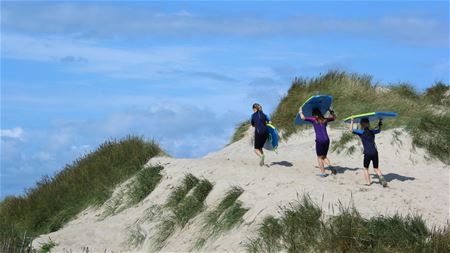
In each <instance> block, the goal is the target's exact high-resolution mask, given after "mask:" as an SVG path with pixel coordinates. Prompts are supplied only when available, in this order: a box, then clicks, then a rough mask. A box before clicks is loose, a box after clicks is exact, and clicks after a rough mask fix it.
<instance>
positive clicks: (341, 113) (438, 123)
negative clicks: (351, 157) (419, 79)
mask: <svg viewBox="0 0 450 253" xmlns="http://www.w3.org/2000/svg"><path fill="white" fill-rule="evenodd" d="M319 94H327V95H331V96H333V98H334V100H333V107H334V110H335V111H336V113H337V117H338V118H337V122H335V123H331V124H330V127H338V128H340V127H344V123H343V122H342V120H343V119H344V118H345V117H347V116H350V115H354V114H360V113H364V112H372V111H395V112H398V114H399V116H398V117H397V118H394V119H389V120H388V121H386V122H385V125H384V127H385V129H386V128H395V127H403V128H405V129H406V130H407V131H408V133H409V134H410V135H411V136H412V138H413V144H414V145H416V146H417V147H423V148H425V149H426V150H427V151H428V152H429V154H430V156H432V157H434V158H437V159H440V160H441V161H443V162H444V163H446V164H450V86H449V85H448V84H444V83H442V82H436V83H435V84H433V85H432V86H431V87H429V88H427V89H426V90H425V91H424V92H419V91H417V90H416V89H415V88H414V87H413V86H411V85H409V84H407V83H399V84H380V83H376V82H374V81H373V79H372V77H371V76H367V75H357V74H348V73H345V72H337V71H330V72H328V73H326V74H324V75H321V76H319V77H317V78H311V79H305V78H295V79H294V81H293V82H292V86H291V88H290V89H289V91H288V93H287V95H286V96H285V97H284V98H283V99H281V101H280V103H279V105H278V107H277V109H276V110H275V111H274V112H273V114H272V117H271V118H272V121H273V123H274V124H275V126H276V127H277V128H278V129H279V130H280V131H281V132H282V133H283V138H284V139H286V138H288V137H289V136H290V135H291V134H293V133H295V132H296V131H300V130H301V129H304V128H308V127H310V126H295V125H294V118H295V116H296V114H297V113H298V109H299V106H300V105H301V104H302V103H303V102H304V101H306V100H307V99H308V98H309V97H310V96H313V95H319ZM248 126H249V125H248V123H247V122H244V123H242V124H240V125H239V126H238V127H237V130H236V132H235V134H234V135H233V138H232V141H236V140H239V139H240V138H242V136H243V134H242V133H243V132H245V131H246V130H247V129H248ZM343 138H344V139H346V141H350V140H351V138H349V136H343ZM340 144H341V145H343V144H345V143H342V141H341V143H340Z"/></svg>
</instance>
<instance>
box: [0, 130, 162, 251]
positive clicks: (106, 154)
mask: <svg viewBox="0 0 450 253" xmlns="http://www.w3.org/2000/svg"><path fill="white" fill-rule="evenodd" d="M160 154H163V151H162V150H161V149H160V148H159V146H158V145H157V144H155V143H154V142H153V141H146V140H144V139H142V138H141V137H135V136H128V137H126V138H123V139H120V140H116V139H113V140H108V141H106V142H104V143H103V144H101V145H100V146H99V147H98V148H97V149H96V150H94V151H92V152H91V153H88V154H86V155H84V156H83V157H81V158H79V159H77V160H75V161H74V162H73V163H71V164H68V165H66V166H65V167H64V168H63V169H62V170H61V171H59V172H58V173H57V174H55V175H54V176H45V177H43V178H42V179H41V180H40V181H39V182H37V184H36V186H34V187H32V188H30V189H27V190H26V193H25V194H23V195H21V196H9V197H6V198H5V199H4V200H3V201H2V202H1V203H0V244H2V242H5V241H8V242H10V243H9V245H10V246H11V245H12V246H11V247H15V249H16V250H17V249H18V248H19V247H20V245H21V244H23V237H24V234H26V235H27V238H33V237H34V236H37V235H40V234H44V233H49V232H53V231H56V230H58V229H60V228H61V227H62V226H64V224H66V223H67V222H68V221H70V220H71V219H73V218H74V217H75V216H76V215H77V214H78V213H80V212H81V211H82V210H84V209H86V208H87V207H89V206H99V205H101V204H103V203H104V202H105V201H106V200H108V199H109V198H110V197H111V195H112V192H113V190H114V189H115V187H116V186H117V185H118V184H120V183H122V182H124V181H125V180H127V179H129V178H130V177H131V176H133V175H135V174H136V173H137V172H139V171H141V169H142V168H143V166H144V165H145V163H146V162H147V161H148V160H149V159H150V158H151V157H153V156H156V155H160ZM11 242H13V243H11ZM11 247H10V248H11ZM12 251H14V250H12Z"/></svg>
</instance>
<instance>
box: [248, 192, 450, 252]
mask: <svg viewBox="0 0 450 253" xmlns="http://www.w3.org/2000/svg"><path fill="white" fill-rule="evenodd" d="M339 209H340V210H339V213H338V214H337V215H332V216H325V215H323V211H322V209H321V208H320V207H319V206H318V205H316V204H315V203H313V202H312V200H311V199H310V198H309V197H308V196H304V197H303V199H302V200H300V201H297V202H295V203H292V204H290V205H288V206H287V207H284V208H282V209H281V212H280V213H281V216H280V217H279V218H275V217H273V216H268V217H266V218H265V219H264V220H263V222H262V223H261V224H260V227H259V229H258V231H257V236H255V237H253V238H250V239H249V240H248V241H247V243H246V244H245V247H246V250H247V251H248V252H280V251H283V252H355V253H356V252H374V253H375V252H405V253H406V252H436V253H437V252H450V234H449V230H448V225H447V226H445V227H443V228H431V229H430V228H428V227H427V226H426V225H425V222H424V221H423V219H422V218H421V216H418V215H408V216H401V215H393V216H385V215H378V216H374V217H371V218H364V217H362V216H361V215H360V213H359V212H358V211H357V210H356V209H355V208H354V207H353V206H349V207H344V206H342V205H341V206H340V208H339Z"/></svg>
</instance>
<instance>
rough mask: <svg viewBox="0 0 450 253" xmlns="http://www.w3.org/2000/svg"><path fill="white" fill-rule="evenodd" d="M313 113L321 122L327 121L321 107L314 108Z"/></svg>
mask: <svg viewBox="0 0 450 253" xmlns="http://www.w3.org/2000/svg"><path fill="white" fill-rule="evenodd" d="M312 115H313V116H314V117H316V118H317V119H318V120H317V121H318V122H319V123H325V117H324V116H323V114H322V112H321V111H320V110H319V108H314V109H313V110H312Z"/></svg>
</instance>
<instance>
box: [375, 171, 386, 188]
mask: <svg viewBox="0 0 450 253" xmlns="http://www.w3.org/2000/svg"><path fill="white" fill-rule="evenodd" d="M374 170H375V173H377V175H378V178H379V179H380V184H381V185H382V186H383V187H387V182H386V180H385V179H384V177H383V174H382V173H381V170H380V169H379V168H374Z"/></svg>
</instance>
